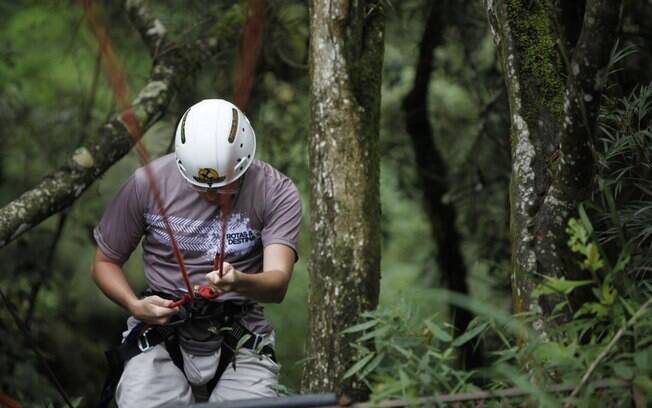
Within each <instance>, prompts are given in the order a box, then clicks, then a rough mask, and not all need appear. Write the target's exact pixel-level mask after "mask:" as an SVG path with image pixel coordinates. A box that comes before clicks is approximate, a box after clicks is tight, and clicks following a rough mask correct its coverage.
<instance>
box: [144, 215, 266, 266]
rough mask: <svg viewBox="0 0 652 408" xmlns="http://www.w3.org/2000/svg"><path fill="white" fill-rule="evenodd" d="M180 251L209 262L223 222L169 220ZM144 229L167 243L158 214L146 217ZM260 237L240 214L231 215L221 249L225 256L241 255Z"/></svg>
mask: <svg viewBox="0 0 652 408" xmlns="http://www.w3.org/2000/svg"><path fill="white" fill-rule="evenodd" d="M168 218H169V221H170V226H171V227H172V230H173V231H174V237H175V238H176V240H177V244H178V245H179V248H180V249H181V250H183V251H189V252H200V253H202V255H205V256H207V257H208V258H210V259H212V258H214V257H215V254H217V252H218V250H219V246H220V240H221V238H222V223H221V222H219V220H218V219H214V220H210V221H205V220H193V219H189V218H181V217H174V216H173V217H168ZM145 221H146V223H147V230H148V233H149V234H151V236H152V237H153V238H154V239H156V240H157V241H159V242H163V243H166V244H169V243H170V236H169V235H168V233H167V231H166V229H165V225H164V223H163V219H162V218H161V216H160V215H158V214H146V216H145ZM259 238H260V232H259V231H256V230H254V229H252V228H250V227H249V218H247V217H243V216H242V214H240V213H235V214H231V216H230V217H229V221H228V223H227V227H226V237H225V241H224V249H225V252H226V256H227V257H228V256H239V255H244V254H246V253H248V252H249V251H251V249H253V247H254V246H255V245H256V242H257V241H258V239H259Z"/></svg>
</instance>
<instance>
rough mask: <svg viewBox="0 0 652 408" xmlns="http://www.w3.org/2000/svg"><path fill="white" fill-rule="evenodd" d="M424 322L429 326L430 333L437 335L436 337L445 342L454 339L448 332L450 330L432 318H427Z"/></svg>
mask: <svg viewBox="0 0 652 408" xmlns="http://www.w3.org/2000/svg"><path fill="white" fill-rule="evenodd" d="M424 323H425V324H426V327H427V328H428V330H429V331H430V333H432V335H433V336H435V338H437V339H439V340H441V341H443V342H444V343H448V342H450V341H452V340H453V337H451V335H450V334H448V332H446V331H445V330H444V329H442V328H441V327H439V326H438V325H437V324H435V323H434V322H432V321H430V320H426V321H425V322H424Z"/></svg>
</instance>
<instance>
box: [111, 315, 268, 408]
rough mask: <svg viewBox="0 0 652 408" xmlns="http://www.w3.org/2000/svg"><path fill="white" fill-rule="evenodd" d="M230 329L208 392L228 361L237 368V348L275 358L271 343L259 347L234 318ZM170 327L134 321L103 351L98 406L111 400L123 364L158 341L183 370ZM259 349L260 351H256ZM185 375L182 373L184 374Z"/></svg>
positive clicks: (177, 343)
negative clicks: (105, 368) (103, 371)
mask: <svg viewBox="0 0 652 408" xmlns="http://www.w3.org/2000/svg"><path fill="white" fill-rule="evenodd" d="M230 325H231V330H227V331H225V333H224V341H223V342H222V346H221V349H220V360H219V363H218V366H217V369H216V371H215V376H214V377H213V378H212V379H211V380H210V381H209V382H208V383H207V385H206V387H207V390H208V393H209V395H210V393H212V392H213V390H214V389H215V386H216V385H217V383H218V381H219V380H220V378H221V377H222V374H224V371H226V369H227V368H228V366H229V364H231V363H232V364H233V368H234V369H235V368H236V362H235V351H236V349H237V348H238V347H240V348H245V349H251V350H254V351H256V352H259V353H260V354H261V355H267V356H269V357H270V358H271V359H272V360H273V361H276V356H275V353H274V349H273V348H272V347H271V346H270V345H265V346H263V347H259V344H258V341H259V339H260V336H258V335H256V334H254V333H252V332H251V331H249V330H248V329H247V328H245V327H244V326H243V325H242V324H241V323H240V322H239V321H237V320H236V321H233V322H232V323H231V324H230ZM174 334H175V331H174V328H173V327H169V326H149V327H148V326H147V325H145V324H144V323H139V324H137V325H136V326H135V327H134V328H133V329H131V331H130V332H129V334H128V335H127V337H126V338H125V340H124V341H123V342H122V344H121V345H120V346H118V347H117V348H115V349H112V350H108V351H107V352H105V355H106V358H107V360H108V362H109V373H108V374H107V376H106V379H105V381H104V386H103V387H102V393H101V396H100V402H99V404H98V407H100V408H106V407H108V406H109V404H110V403H111V400H113V396H114V394H115V389H116V387H117V385H118V382H119V381H120V377H121V376H122V372H123V371H124V366H125V364H126V363H127V361H129V360H130V359H131V358H133V357H135V356H137V355H138V354H140V353H143V352H145V351H147V350H149V349H151V348H153V347H156V346H157V345H159V344H161V343H165V348H166V350H167V351H168V353H169V354H170V359H171V360H172V362H173V363H174V364H175V365H176V366H177V367H178V368H179V369H180V370H181V372H182V373H183V372H184V370H183V356H182V355H181V348H180V346H179V341H178V339H177V337H176V336H175V335H174ZM245 336H249V338H248V339H247V340H246V341H244V342H243V343H242V344H239V343H240V342H241V340H242V338H244V337H245ZM257 348H260V350H257ZM184 375H185V374H184Z"/></svg>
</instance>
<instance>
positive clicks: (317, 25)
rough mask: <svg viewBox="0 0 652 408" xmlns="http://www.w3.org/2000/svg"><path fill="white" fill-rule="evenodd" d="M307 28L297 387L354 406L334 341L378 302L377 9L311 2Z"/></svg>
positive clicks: (342, 350) (365, 2) (361, 392)
mask: <svg viewBox="0 0 652 408" xmlns="http://www.w3.org/2000/svg"><path fill="white" fill-rule="evenodd" d="M310 26H311V29H310V30H311V33H310V44H311V46H310V78H311V84H312V88H311V121H310V125H311V136H310V148H309V149H310V150H309V154H310V182H311V186H312V191H311V210H310V216H311V231H312V239H313V247H312V254H311V259H310V267H309V269H310V293H309V298H308V302H309V329H308V330H309V332H308V339H307V342H306V355H307V360H306V366H305V370H304V374H303V381H302V388H303V390H304V391H310V392H318V391H335V392H337V393H338V394H346V395H348V396H349V397H352V398H354V399H360V398H364V397H365V396H366V390H365V389H364V387H362V385H361V384H356V383H353V382H350V381H341V377H342V374H343V373H344V372H345V371H346V370H347V369H348V368H349V367H350V365H351V361H352V357H353V353H354V350H353V349H352V347H351V346H350V344H349V343H350V342H351V341H352V340H353V339H352V338H351V337H350V336H343V335H342V334H341V332H342V330H344V329H345V328H347V327H349V326H351V325H353V324H354V323H355V322H356V321H357V320H358V319H359V316H360V314H361V313H362V312H364V311H367V310H370V309H374V308H375V307H376V305H377V303H378V292H379V285H380V245H381V233H380V198H379V173H380V167H379V152H378V132H379V116H380V85H381V74H382V65H383V52H384V12H383V7H382V1H381V0H361V1H357V2H350V1H347V0H313V1H312V2H311V7H310Z"/></svg>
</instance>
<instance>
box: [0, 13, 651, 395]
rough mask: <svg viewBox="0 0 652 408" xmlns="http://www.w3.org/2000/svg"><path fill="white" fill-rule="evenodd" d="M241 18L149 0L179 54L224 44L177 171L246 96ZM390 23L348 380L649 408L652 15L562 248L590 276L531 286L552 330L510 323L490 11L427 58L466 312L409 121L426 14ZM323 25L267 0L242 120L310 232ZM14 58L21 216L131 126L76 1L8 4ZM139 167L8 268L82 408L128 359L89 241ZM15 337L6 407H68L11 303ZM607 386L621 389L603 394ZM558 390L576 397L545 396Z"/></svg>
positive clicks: (11, 292)
mask: <svg viewBox="0 0 652 408" xmlns="http://www.w3.org/2000/svg"><path fill="white" fill-rule="evenodd" d="M537 1H539V0H537ZM540 1H543V0H540ZM98 3H99V7H98V9H99V12H100V14H101V15H102V18H104V19H105V20H106V22H107V26H108V27H109V35H110V36H111V39H112V41H113V43H114V45H115V47H116V50H115V51H116V54H117V56H118V58H119V60H120V62H121V64H122V67H123V68H124V70H125V72H126V76H127V80H128V82H129V87H130V88H131V89H132V90H137V89H140V87H142V86H143V84H144V83H145V81H146V79H147V77H148V73H149V70H150V69H151V58H150V56H149V55H148V51H147V49H146V47H145V46H144V44H142V41H141V40H140V38H139V36H138V34H137V32H136V31H135V30H134V28H133V27H132V26H131V25H130V23H129V21H128V19H127V18H126V16H125V13H124V10H123V8H122V6H121V4H120V3H121V2H110V1H101V2H98ZM245 3H246V2H244V1H235V0H225V1H219V2H216V1H208V0H201V1H193V2H188V3H187V4H186V3H185V2H184V6H183V7H180V6H179V3H178V2H150V4H149V5H150V7H151V11H152V13H154V14H155V15H157V16H158V17H159V18H160V19H161V20H162V21H163V22H164V23H165V25H166V27H167V29H168V30H169V31H170V32H174V33H176V34H177V35H178V36H179V38H180V39H182V40H184V41H188V42H191V41H193V40H195V39H197V38H199V37H200V36H201V35H203V34H205V33H207V32H210V33H215V34H216V35H218V36H219V37H220V38H224V43H223V45H222V47H221V48H220V52H219V53H218V54H217V55H216V56H215V57H213V58H212V59H211V60H210V61H209V63H208V64H207V66H206V67H204V69H202V70H201V71H200V72H199V73H198V74H197V75H195V76H194V77H192V78H189V79H188V81H187V82H186V83H185V85H184V86H183V87H182V88H181V89H179V90H178V94H177V97H176V98H175V99H174V100H173V102H172V104H171V106H170V107H169V109H168V112H167V113H166V114H165V116H164V117H162V118H161V120H160V121H158V123H157V124H156V125H155V126H153V128H152V129H150V130H149V131H148V132H147V134H146V135H145V137H144V144H145V146H146V147H147V149H148V150H149V152H150V154H151V155H152V157H158V156H161V155H163V154H165V153H166V152H168V151H170V149H171V146H172V144H171V140H172V137H173V129H174V126H175V124H176V120H177V118H178V117H179V115H180V114H181V113H182V112H183V111H184V110H185V109H186V107H187V106H188V105H190V104H191V103H193V102H195V101H196V100H199V99H202V98H209V97H216V96H217V97H224V98H227V99H229V98H230V97H231V96H232V92H233V91H232V85H233V77H234V66H233V63H234V60H235V59H236V55H237V50H238V40H239V34H240V30H241V26H242V23H243V21H244V20H245V18H246V14H245V10H246V4H245ZM382 3H383V6H384V7H385V13H386V18H387V22H386V24H387V26H386V41H385V56H384V64H383V86H382V114H381V124H380V127H381V135H380V150H381V163H380V168H381V181H380V194H381V201H382V225H381V228H382V247H383V248H382V259H381V262H382V263H381V275H382V279H381V298H380V306H379V308H378V309H377V310H376V311H372V312H367V313H365V314H363V315H362V316H360V321H359V322H357V323H356V324H355V325H352V326H351V327H350V328H348V329H347V330H346V331H345V332H346V334H349V335H354V336H355V337H356V338H357V340H356V341H355V342H354V343H353V347H354V348H355V350H356V353H357V354H356V359H355V360H354V361H351V362H350V365H349V366H348V367H347V371H346V373H345V374H344V377H345V378H349V379H350V378H356V379H359V380H360V381H363V382H364V383H366V384H367V385H368V386H369V387H370V389H371V392H372V394H371V398H372V399H374V400H380V399H386V398H408V399H410V398H418V397H422V396H428V395H433V394H447V393H458V392H472V391H478V390H495V389H504V388H510V387H518V388H521V389H523V390H525V391H526V392H527V395H526V396H524V397H519V398H512V399H503V400H500V399H498V400H494V403H496V404H497V405H499V406H519V405H520V404H525V403H527V402H526V401H527V400H532V399H533V400H534V401H536V403H537V404H538V405H541V406H550V407H557V406H563V405H564V404H566V403H568V402H572V403H574V404H576V405H577V406H586V407H590V406H596V404H597V403H605V401H607V402H609V403H610V404H612V405H614V406H630V405H631V403H632V401H633V400H635V401H639V403H640V401H646V400H647V401H651V400H652V347H651V345H652V317H651V316H652V314H651V313H650V312H649V299H651V298H652V284H650V282H649V276H650V271H651V268H652V256H651V255H652V254H651V251H652V177H650V176H651V172H652V160H651V159H652V130H651V129H652V127H651V125H652V83H651V82H650V81H651V80H652V74H651V73H652V70H650V69H649V67H650V61H651V58H652V37H651V36H650V33H649V32H647V31H646V30H647V27H646V25H645V21H646V20H645V18H646V16H647V17H648V18H649V17H652V7H651V6H649V5H647V4H645V5H643V4H639V3H637V2H634V1H626V2H625V5H624V8H623V12H622V22H621V24H620V28H619V36H620V39H619V42H618V45H617V48H616V49H615V50H614V52H613V54H612V64H611V72H610V75H609V76H608V81H609V82H608V87H607V90H606V92H605V96H604V98H603V102H602V106H601V110H600V117H599V122H598V123H599V128H598V130H597V132H596V134H594V135H593V138H592V154H593V158H594V166H593V169H592V170H593V173H592V174H593V180H592V183H591V196H590V199H589V200H587V201H586V202H583V203H582V204H581V205H580V206H579V207H578V208H577V209H574V212H573V217H572V219H571V221H570V222H569V223H568V224H567V234H568V237H567V246H568V248H569V249H571V250H572V251H573V253H574V256H575V257H576V268H577V272H578V276H582V278H581V279H576V280H573V279H561V278H549V279H545V280H544V282H543V283H542V284H540V285H539V286H537V288H536V289H535V291H534V296H535V297H538V296H552V297H553V298H554V299H556V306H555V309H554V311H553V313H552V315H551V316H548V320H546V321H545V322H544V321H540V318H539V317H538V314H537V313H525V314H524V315H519V316H513V315H512V314H511V281H510V280H511V269H510V263H511V256H512V255H511V251H512V248H511V244H512V243H511V242H510V235H509V217H510V214H509V182H510V175H511V171H512V166H511V152H510V139H509V127H510V115H509V108H508V100H507V95H506V92H505V85H504V81H503V76H502V75H503V73H502V72H501V68H500V67H499V63H498V59H497V56H496V49H495V46H494V44H493V42H492V40H491V34H490V30H489V26H488V23H487V16H486V14H485V11H484V9H483V7H482V4H480V2H470V1H460V2H450V4H455V7H451V8H450V9H449V14H447V16H449V18H448V20H447V24H446V26H445V27H444V29H443V34H442V38H443V41H442V43H441V44H440V45H438V46H437V47H436V48H435V50H434V52H433V58H434V61H435V64H434V67H433V70H432V72H431V82H430V87H429V90H428V95H427V100H428V106H429V110H428V117H429V118H430V121H431V123H432V128H433V137H434V140H435V142H436V144H437V147H438V148H439V150H440V151H441V154H442V157H443V159H444V162H445V163H444V164H445V166H446V168H447V169H448V185H449V187H450V188H449V191H447V192H446V194H445V195H444V197H443V198H442V200H444V201H445V202H446V203H448V204H450V205H452V206H454V207H455V209H456V210H457V214H458V216H457V220H456V223H455V225H456V227H457V229H458V230H459V233H460V236H461V243H462V244H461V245H462V246H461V247H462V251H463V255H464V262H465V264H466V266H467V269H468V271H469V272H468V276H467V283H468V285H469V293H468V295H463V294H458V293H454V292H450V291H446V290H443V289H441V287H442V286H443V284H442V277H443V275H444V274H443V273H442V271H441V270H439V267H438V264H437V257H438V256H439V254H438V253H437V250H436V249H435V248H436V246H435V245H434V244H433V238H432V237H431V229H430V226H429V225H428V223H429V222H430V221H429V219H428V217H427V215H426V211H425V210H424V207H423V191H422V190H421V187H420V184H419V179H418V171H417V170H418V169H417V168H416V167H415V153H414V151H413V149H412V145H411V143H410V139H409V136H408V134H407V133H406V130H405V117H404V113H403V112H402V110H401V104H402V100H403V98H404V97H405V96H406V95H407V94H408V92H409V91H410V89H411V87H412V85H413V82H412V81H413V79H414V75H415V63H416V60H417V57H418V49H419V48H418V46H419V42H420V41H421V35H422V33H423V28H424V24H425V20H426V16H427V14H428V13H427V12H428V10H429V7H431V2H429V1H427V0H426V1H423V0H406V1H383V2H382ZM557 3H558V2H555V1H550V4H557ZM580 3H581V2H580ZM641 3H643V2H641ZM645 3H647V2H645ZM308 15H309V10H308V7H307V5H306V2H303V1H300V0H269V9H268V14H267V22H266V26H265V34H264V37H263V38H264V40H263V45H262V51H261V55H260V61H259V66H258V70H257V73H256V77H255V82H254V87H253V91H252V99H251V105H250V108H249V111H248V115H249V117H250V118H251V120H252V122H253V126H254V128H255V129H256V132H257V136H258V143H259V146H258V152H257V155H258V156H259V157H260V158H261V159H263V160H267V161H269V162H270V163H273V164H274V165H275V166H276V167H277V168H279V169H280V170H281V171H283V172H284V173H286V174H287V175H289V176H290V177H291V178H292V179H293V180H294V181H295V182H296V184H297V185H298V187H299V190H300V192H301V194H302V199H303V204H304V214H308V213H309V211H307V209H308V205H309V192H310V184H309V182H310V181H309V178H308V173H309V171H308V147H307V140H308V136H307V135H308V133H309V132H310V129H309V121H308V118H309V116H310V108H309V98H310V96H309V89H310V83H309V76H308V69H309V66H308V65H309V61H308V47H309V44H308V37H309V32H310V27H309V26H308ZM210 16H217V18H210ZM0 38H2V39H3V46H2V48H1V49H0V121H2V123H3V126H2V128H1V129H0V143H2V149H1V150H0V152H1V154H0V198H1V203H2V205H6V204H7V203H9V202H10V201H11V200H13V199H15V198H16V197H18V196H19V195H20V194H21V193H22V192H24V191H26V190H27V189H29V188H30V187H32V186H33V185H35V184H36V183H37V182H38V181H39V180H41V179H42V177H43V176H45V175H47V174H49V173H51V172H52V171H54V170H55V169H57V168H58V167H59V166H60V165H62V164H63V163H64V162H65V160H66V158H67V157H69V156H70V155H71V154H72V152H73V151H75V149H76V148H77V147H79V146H80V145H83V143H84V141H85V140H87V138H89V136H90V135H92V134H94V133H95V132H97V129H99V127H100V126H101V125H102V124H103V123H104V122H106V121H107V119H108V118H109V117H110V115H111V114H112V112H114V111H115V109H116V106H115V101H114V97H113V95H112V93H111V91H110V89H109V86H108V84H107V83H106V80H105V78H104V77H103V73H102V71H101V67H100V64H99V60H98V48H97V43H96V41H95V39H94V38H93V36H92V35H91V33H90V32H89V30H88V29H87V26H86V22H85V21H84V18H83V14H82V11H81V8H80V6H79V4H78V2H76V1H64V2H59V1H39V2H36V1H28V0H21V1H0ZM138 166H139V163H138V160H137V158H136V155H135V154H134V153H133V152H132V153H130V154H129V155H128V156H126V157H125V158H124V159H122V160H121V161H119V162H118V163H117V164H116V165H114V166H113V167H112V168H111V169H110V170H109V171H108V172H107V173H106V174H104V175H103V176H102V177H101V178H100V179H99V180H97V182H95V183H94V184H93V185H92V186H91V187H90V188H89V189H88V190H87V191H86V192H85V193H84V195H83V196H82V197H81V198H80V199H79V200H77V201H76V202H75V203H74V205H73V206H71V207H70V208H68V209H66V210H64V211H62V212H60V213H58V214H56V215H54V216H52V217H50V218H49V219H48V220H46V221H45V222H43V223H42V224H41V225H39V226H38V227H36V228H34V229H32V230H31V231H29V232H28V233H26V234H24V235H22V236H21V237H20V238H18V239H17V240H15V241H14V242H13V243H11V244H10V245H9V246H7V247H5V248H3V249H2V251H0V262H2V265H3V266H4V268H3V271H4V272H3V273H2V274H1V275H0V289H1V290H2V292H3V293H4V294H5V295H6V297H7V299H8V300H9V304H10V305H11V307H12V308H14V309H15V310H16V312H17V314H18V315H19V316H20V318H21V319H22V320H23V321H24V323H25V324H26V326H27V327H28V328H29V331H30V336H31V337H32V338H33V339H34V340H35V341H36V343H37V344H38V347H39V348H40V350H42V352H43V353H44V355H45V359H46V360H47V361H48V362H49V364H50V365H51V366H52V368H53V370H54V372H55V373H56V375H57V377H58V378H59V379H60V381H61V382H62V385H63V387H64V389H65V390H66V391H67V393H68V394H69V395H71V396H72V397H75V398H81V402H80V404H81V405H85V404H89V405H90V404H92V403H93V402H94V401H95V400H96V398H97V396H98V395H99V389H100V387H101V383H102V379H103V376H104V374H105V370H106V365H105V362H104V356H103V351H104V350H105V349H108V348H109V347H111V346H112V345H114V344H115V343H116V342H117V341H119V339H120V335H121V332H122V330H123V329H124V320H125V318H126V313H125V312H124V311H122V310H120V309H119V308H118V307H117V306H115V305H114V304H112V303H111V302H110V301H109V300H107V299H106V298H105V297H104V296H103V295H102V294H101V292H100V291H99V290H98V289H97V288H96V287H95V285H94V284H93V282H92V280H91V278H90V274H89V267H90V264H91V261H92V257H93V254H94V251H95V246H94V242H93V238H92V229H93V227H94V226H95V224H96V223H97V222H98V221H99V218H100V217H101V214H102V211H103V208H104V206H105V205H106V203H107V202H108V200H109V199H110V198H111V197H112V195H113V194H114V193H115V192H116V191H117V190H118V189H119V188H120V186H121V185H122V183H123V182H124V181H125V180H126V179H127V177H128V176H129V175H130V174H131V173H132V172H133V171H134V170H135V169H136V168H137V167H138ZM310 222H311V220H310V219H309V217H308V216H307V215H306V217H305V219H304V227H303V229H302V233H301V238H300V252H299V261H298V263H297V264H296V268H295V272H294V276H293V280H292V283H291V286H290V290H289V293H288V295H287V297H286V299H285V301H284V302H283V303H282V304H280V305H270V306H267V307H266V313H267V314H268V315H269V317H270V319H271V320H272V322H273V324H274V326H275V329H276V333H277V344H278V355H279V360H280V363H281V365H282V377H281V383H282V389H283V391H285V392H287V393H297V392H299V391H300V389H299V388H300V378H301V372H302V370H303V365H304V364H305V362H306V359H308V358H310V356H306V355H304V351H303V348H304V344H305V336H306V324H307V323H306V322H307V315H306V313H307V308H306V306H305V305H306V303H307V292H308V290H309V284H308V273H307V261H308V258H309V254H310V248H311V241H312V239H313V237H310V236H309V230H310V229H309V228H308V227H307V226H308V224H309V223H310ZM140 257H141V254H140V252H137V253H134V254H133V255H132V257H131V259H130V261H129V262H128V263H127V264H126V267H125V269H126V271H127V273H128V277H129V279H130V282H131V284H132V285H133V286H134V288H135V289H136V290H141V289H144V287H145V282H144V280H143V277H142V273H141V266H142V264H141V260H140ZM449 305H455V306H456V307H459V308H463V309H467V310H470V311H471V312H473V314H474V315H475V318H474V320H473V321H472V322H471V323H470V325H469V326H468V327H467V329H466V331H465V332H463V333H456V332H455V330H454V329H453V327H452V325H451V321H452V319H451V318H450V316H449V309H448V306H449ZM533 312H534V311H533ZM569 316H570V318H569ZM541 325H545V326H546V327H549V328H551V330H550V331H548V332H547V336H546V337H541V336H539V335H538V334H537V329H538V327H540V326H541ZM341 334H342V333H332V335H333V336H339V335H341ZM0 337H2V339H3V341H2V342H0V393H5V394H7V395H9V396H11V397H12V398H14V399H16V400H17V401H20V402H21V403H22V404H23V405H24V406H44V405H47V404H49V403H52V404H54V405H56V406H59V405H60V403H61V399H60V396H59V394H58V392H57V390H56V389H55V387H54V386H53V385H52V383H51V381H50V380H49V377H48V374H47V372H46V370H45V368H44V367H43V365H42V362H41V361H40V360H39V359H38V358H37V356H36V355H35V354H34V353H33V351H32V349H31V348H30V347H29V345H28V342H27V341H26V339H25V337H24V336H23V335H22V334H21V332H20V330H19V329H18V328H17V327H16V325H15V323H14V321H13V319H12V317H11V315H10V313H8V310H7V309H6V306H5V305H4V304H3V305H2V306H1V307H0ZM468 345H472V346H473V347H477V348H478V349H481V350H483V352H484V355H485V359H486V361H485V364H484V365H483V366H482V367H477V368H473V369H469V368H465V367H464V362H463V361H460V358H459V356H460V355H461V354H462V351H461V350H462V348H463V347H465V346H468ZM587 374H589V376H588V377H587V380H584V377H585V376H586V375H587ZM602 379H609V380H610V381H611V386H610V387H608V388H600V389H597V388H596V387H597V385H596V384H597V383H596V381H599V380H602ZM556 384H570V388H569V389H568V390H567V391H565V392H555V391H551V388H550V387H551V386H553V385H556ZM580 384H581V386H579V385H580ZM598 385H599V384H598ZM35 390H38V392H36V391H35ZM571 394H573V395H572V398H571V397H570V395H571Z"/></svg>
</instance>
